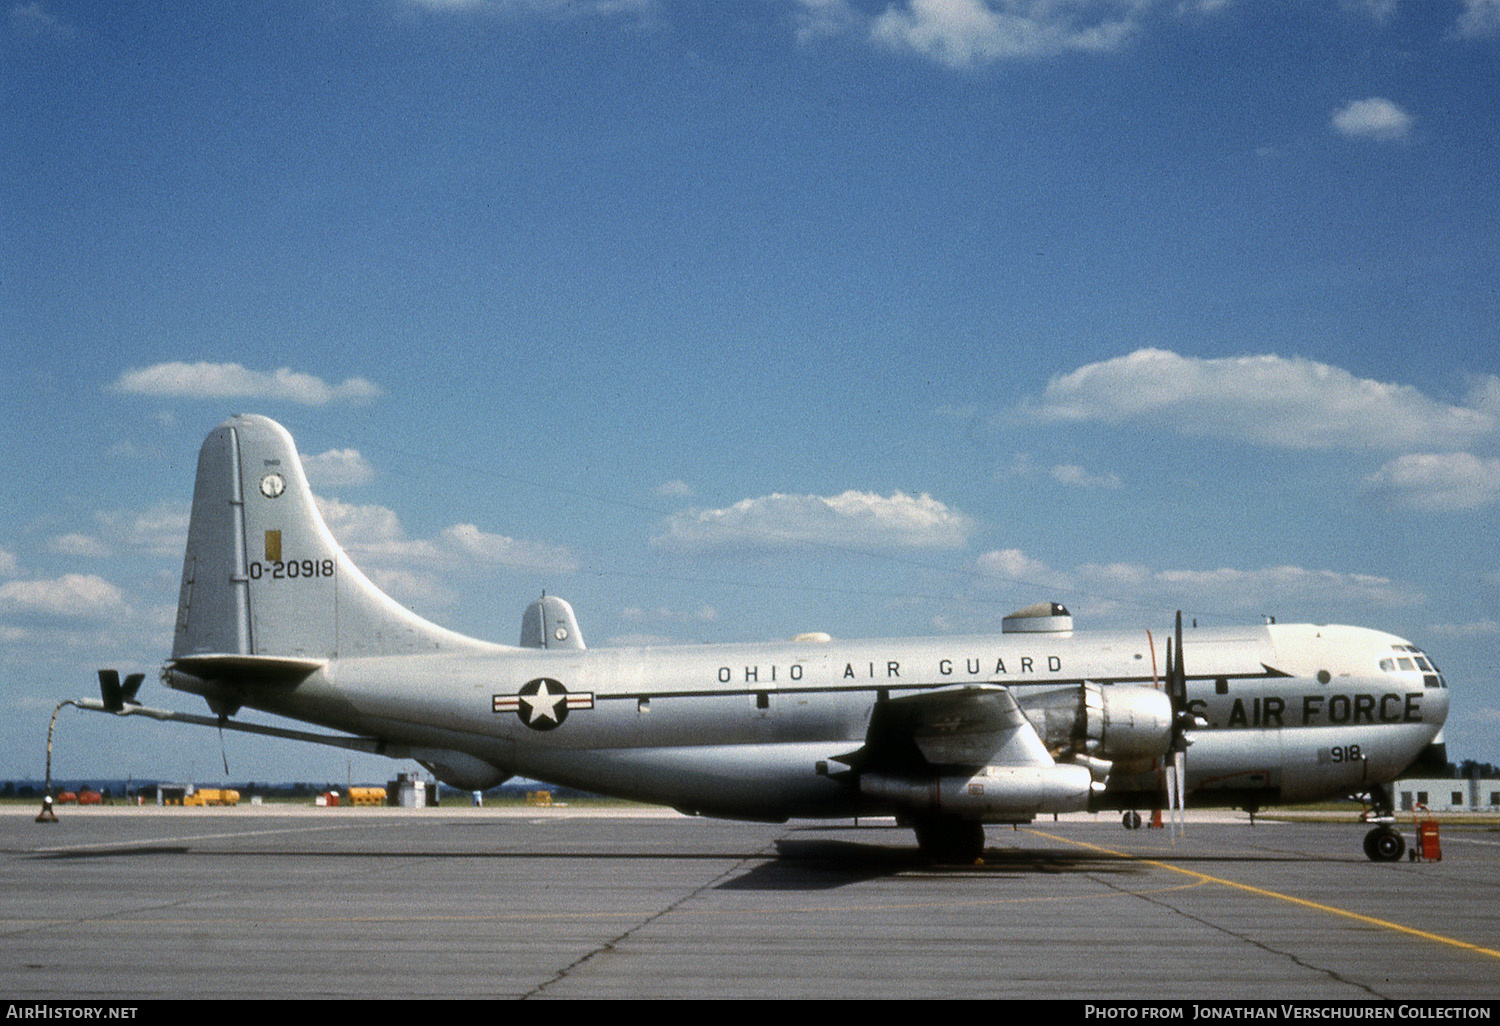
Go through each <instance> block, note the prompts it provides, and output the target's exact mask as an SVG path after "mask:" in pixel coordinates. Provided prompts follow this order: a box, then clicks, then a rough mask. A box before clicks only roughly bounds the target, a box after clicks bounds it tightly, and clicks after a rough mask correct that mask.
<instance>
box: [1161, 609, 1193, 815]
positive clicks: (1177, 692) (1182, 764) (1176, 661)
mask: <svg viewBox="0 0 1500 1026" xmlns="http://www.w3.org/2000/svg"><path fill="white" fill-rule="evenodd" d="M1173 634H1174V637H1175V639H1176V642H1177V645H1176V648H1175V651H1174V648H1173V645H1172V641H1173V638H1168V639H1167V677H1166V691H1167V699H1168V700H1169V701H1170V702H1171V703H1172V744H1171V748H1170V751H1169V755H1170V758H1169V759H1168V760H1166V767H1165V769H1166V772H1165V775H1164V776H1165V786H1166V792H1167V795H1166V797H1167V808H1168V810H1169V811H1170V814H1171V818H1172V837H1173V839H1176V837H1177V834H1178V832H1179V831H1180V830H1181V828H1182V825H1183V812H1184V809H1185V805H1186V802H1185V799H1186V796H1187V750H1188V746H1189V745H1191V744H1192V743H1193V740H1192V738H1190V737H1188V733H1187V732H1188V731H1189V730H1191V729H1192V728H1194V727H1197V726H1200V725H1201V724H1200V721H1199V719H1198V717H1197V716H1195V715H1193V713H1192V712H1190V711H1189V710H1188V707H1187V666H1186V663H1185V661H1184V659H1183V655H1182V610H1180V609H1179V610H1178V611H1177V625H1176V629H1175V630H1174V632H1173Z"/></svg>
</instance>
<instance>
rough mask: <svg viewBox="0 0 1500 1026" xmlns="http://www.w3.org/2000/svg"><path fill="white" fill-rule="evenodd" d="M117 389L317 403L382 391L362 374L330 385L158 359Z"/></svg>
mask: <svg viewBox="0 0 1500 1026" xmlns="http://www.w3.org/2000/svg"><path fill="white" fill-rule="evenodd" d="M109 388H110V390H112V391H115V392H124V393H128V394H131V395H149V396H156V397H161V398H181V399H278V400H285V401H287V402H294V403H301V404H302V405H304V406H321V405H324V404H325V403H331V402H364V401H366V400H369V399H373V398H375V397H376V396H378V395H380V388H379V386H377V385H375V384H374V383H373V382H371V381H368V380H366V379H365V378H346V379H344V381H342V382H340V383H339V384H337V385H331V384H329V383H327V382H325V381H324V380H323V379H322V378H319V377H316V376H314V375H312V374H302V373H298V372H296V371H293V370H291V369H290V368H287V367H282V368H280V369H278V370H275V371H271V372H265V371H254V370H249V369H247V368H245V367H243V366H241V365H240V364H237V363H201V362H200V363H182V362H173V363H158V364H154V365H153V366H150V367H143V368H140V369H138V370H136V369H133V370H127V371H125V372H124V373H123V374H121V375H120V376H119V378H117V379H116V380H115V382H114V383H113V384H111V385H110V386H109Z"/></svg>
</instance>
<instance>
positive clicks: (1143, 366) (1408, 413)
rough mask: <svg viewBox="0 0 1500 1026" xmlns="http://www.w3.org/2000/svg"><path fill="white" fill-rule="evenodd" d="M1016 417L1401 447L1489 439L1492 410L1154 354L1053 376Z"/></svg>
mask: <svg viewBox="0 0 1500 1026" xmlns="http://www.w3.org/2000/svg"><path fill="white" fill-rule="evenodd" d="M1022 412H1023V413H1024V414H1026V415H1029V416H1031V417H1033V418H1035V419H1038V420H1042V421H1054V422H1058V421H1061V422H1087V421H1102V422H1104V423H1108V424H1120V423H1124V422H1126V421H1134V420H1147V419H1149V420H1150V421H1151V422H1153V423H1157V424H1163V425H1166V426H1169V427H1171V428H1173V429H1175V430H1177V431H1180V432H1183V433H1184V434H1190V435H1200V436H1210V437H1219V438H1234V439H1239V440H1242V441H1247V442H1253V443H1256V444H1259V445H1267V446H1272V447H1275V448H1283V449H1363V450H1382V449H1384V450H1398V451H1399V450H1402V449H1413V448H1428V447H1434V446H1439V445H1442V446H1453V445H1463V444H1467V443H1468V442H1470V441H1472V440H1474V439H1477V438H1481V437H1485V436H1489V435H1493V434H1495V432H1496V430H1497V427H1500V420H1497V416H1496V415H1495V413H1493V412H1491V411H1489V410H1486V409H1482V408H1480V409H1476V408H1474V407H1468V406H1453V405H1450V404H1447V403H1442V402H1439V401H1437V400H1435V399H1432V398H1431V397H1429V396H1427V395H1425V394H1424V393H1422V392H1421V391H1420V390H1418V389H1416V388H1413V387H1412V386H1410V385H1400V384H1392V383H1387V382H1380V381H1372V380H1370V379H1368V378H1357V377H1355V376H1354V375H1353V374H1350V373H1349V372H1348V371H1346V370H1342V369H1340V368H1338V367H1331V366H1328V365H1327V364H1322V363H1316V362H1314V361H1312V360H1305V359H1296V358H1286V357H1281V356H1238V357H1221V358H1215V359H1199V358H1195V357H1188V356H1180V355H1178V354H1177V353H1173V352H1168V351H1165V350H1160V349H1140V350H1137V351H1136V352H1133V353H1131V354H1129V355H1128V356H1121V357H1116V358H1114V359H1111V360H1105V361H1102V362H1099V363H1091V364H1087V365H1086V366H1083V367H1080V368H1078V369H1077V370H1075V371H1073V372H1071V373H1069V374H1064V375H1061V376H1059V377H1055V378H1053V379H1052V380H1051V381H1050V382H1048V384H1047V388H1046V390H1045V391H1044V392H1043V394H1042V395H1041V397H1040V398H1038V399H1035V400H1032V401H1029V402H1027V403H1026V404H1024V405H1023V407H1022Z"/></svg>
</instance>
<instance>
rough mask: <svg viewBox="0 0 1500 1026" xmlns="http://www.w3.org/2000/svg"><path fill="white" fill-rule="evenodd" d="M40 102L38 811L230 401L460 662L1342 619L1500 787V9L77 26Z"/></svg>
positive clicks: (60, 42)
mask: <svg viewBox="0 0 1500 1026" xmlns="http://www.w3.org/2000/svg"><path fill="white" fill-rule="evenodd" d="M0 61H3V68H4V74H3V77H0V89H3V91H4V102H3V105H0V133H3V135H0V141H3V145H0V161H3V167H4V174H3V175H0V309H3V313H4V316H3V317H0V345H3V346H4V351H5V356H6V359H5V367H6V370H5V372H4V375H3V376H0V383H3V389H4V391H3V395H4V404H5V411H6V414H7V415H6V417H5V420H4V423H3V425H0V456H3V458H4V461H5V464H6V466H7V467H8V468H9V472H8V474H7V475H6V479H5V483H4V485H3V486H0V703H3V706H4V716H3V717H0V719H3V723H4V726H3V728H0V730H3V734H0V753H3V755H4V760H3V762H0V777H13V776H23V775H38V774H39V773H40V770H41V761H42V756H43V754H44V749H43V744H44V739H45V730H46V723H47V717H48V715H49V714H50V713H51V710H52V706H53V704H54V703H55V701H56V700H57V699H58V698H61V697H69V696H72V695H75V694H89V693H92V692H93V690H94V682H93V671H94V669H95V668H96V667H98V666H118V667H121V668H122V669H127V670H128V669H130V668H141V669H146V668H150V667H154V666H156V665H159V664H160V662H161V660H162V659H163V658H164V657H165V655H166V654H167V652H168V650H169V648H170V642H171V622H172V617H173V609H174V606H175V601H176V592H177V579H178V575H179V573H180V559H181V547H182V543H183V541H184V539H185V534H186V519H187V510H188V504H189V501H190V498H191V494H190V493H191V488H192V476H193V466H194V462H195V460H196V453H197V448H198V445H199V443H200V441H201V439H202V437H203V435H204V434H205V433H206V432H207V431H208V430H209V429H210V428H212V427H213V426H214V425H215V424H217V423H218V422H219V421H221V420H222V419H224V417H226V416H227V415H229V414H230V413H234V412H241V411H245V412H259V413H265V414H268V415H270V416H273V417H276V418H277V419H279V420H281V421H282V422H283V423H285V424H286V425H287V427H288V428H289V429H290V430H291V431H292V433H293V434H294V435H295V436H296V438H297V439H298V441H299V443H300V445H301V447H302V449H303V452H304V454H305V455H306V456H307V457H308V460H309V464H310V466H309V470H310V474H311V477H312V479H313V481H314V486H315V489H316V490H317V492H318V493H319V495H320V497H321V498H322V500H323V501H324V504H325V510H326V512H327V516H328V519H329V520H330V523H331V524H332V526H333V527H334V529H335V533H337V534H338V535H339V536H340V538H341V539H342V540H343V541H344V543H345V544H346V546H347V547H348V548H349V550H350V551H351V553H353V554H354V556H355V558H356V560H357V561H358V562H359V563H360V564H361V565H362V566H363V567H364V568H365V569H366V570H367V571H368V572H369V573H370V574H371V576H372V577H374V578H375V579H376V580H378V581H380V582H381V583H382V584H383V585H384V586H385V587H386V588H387V589H388V590H389V591H390V592H391V593H392V594H394V595H396V596H397V597H398V598H399V599H401V600H402V601H403V602H405V603H407V604H409V605H411V606H412V607H414V608H416V609H417V610H418V611H420V612H422V613H423V614H424V615H427V616H429V617H430V618H432V619H434V620H437V621H438V622H441V623H444V624H445V625H448V626H452V627H454V628H456V629H459V630H463V631H466V632H468V633H473V634H477V635H480V636H483V637H488V638H493V639H495V640H500V641H507V642H510V641H514V640H515V637H516V635H517V633H518V631H519V621H520V615H521V610H522V608H523V607H524V606H525V605H526V603H527V602H528V601H529V600H530V599H531V598H533V597H535V596H536V595H537V594H539V593H540V592H541V591H542V590H544V589H545V590H546V591H548V592H549V593H553V594H560V595H563V596H565V597H567V598H569V599H570V600H571V601H572V602H573V604H574V606H575V608H576V609H577V611H578V613H579V616H580V618H581V621H582V625H583V628H584V632H585V635H586V637H587V639H588V641H589V643H590V644H592V645H606V644H625V643H637V642H642V641H660V642H663V643H679V642H700V641H702V642H712V641H726V640H754V639H759V638H782V637H787V636H790V635H792V634H795V633H798V632H800V631H806V630H825V631H828V632H830V633H832V634H834V635H837V636H845V637H868V636H893V635H897V636H898V635H922V634H933V633H949V632H975V631H977V632H983V631H993V630H997V629H998V627H999V621H1000V619H1001V618H1002V617H1003V616H1004V615H1005V614H1006V613H1007V612H1009V611H1011V610H1012V609H1014V608H1017V607H1019V606H1022V605H1027V604H1030V603H1031V602H1034V601H1038V600H1042V599H1054V600H1057V601H1061V602H1063V603H1065V604H1066V605H1068V606H1069V607H1070V609H1072V611H1073V612H1074V614H1075V617H1076V618H1077V620H1078V621H1079V623H1080V626H1085V627H1087V626H1101V627H1112V628H1114V627H1128V628H1140V629H1145V628H1148V627H1150V628H1154V629H1161V628H1165V627H1166V626H1167V625H1168V624H1169V623H1170V620H1171V616H1172V612H1173V611H1174V610H1176V609H1179V608H1181V609H1183V610H1185V611H1186V612H1187V613H1188V615H1190V616H1195V617H1197V618H1198V619H1199V621H1200V622H1202V623H1208V624H1226V623H1242V622H1258V621H1259V620H1260V618H1261V616H1262V615H1274V616H1276V617H1277V618H1278V619H1280V620H1282V621H1284V622H1285V621H1293V620H1313V621H1319V622H1325V621H1326V622H1344V623H1355V624H1361V625H1365V626H1372V627H1378V628H1382V629H1386V630H1391V631H1393V632H1395V633H1398V634H1401V635H1403V636H1406V637H1409V638H1411V639H1412V640H1414V641H1416V642H1417V643H1418V644H1420V645H1422V646H1424V647H1425V648H1427V649H1428V650H1429V651H1430V652H1431V653H1433V655H1434V656H1435V658H1436V659H1437V661H1438V662H1439V664H1440V665H1441V666H1442V667H1443V669H1444V670H1445V672H1446V673H1447V675H1448V678H1449V680H1450V683H1451V684H1452V686H1453V689H1454V690H1453V714H1452V716H1451V718H1450V724H1449V729H1448V732H1447V736H1448V741H1449V745H1450V753H1451V755H1452V756H1453V757H1455V758H1477V759H1481V760H1484V761H1491V762H1500V741H1497V728H1500V679H1497V663H1500V660H1497V647H1500V550H1497V545H1496V531H1495V524H1496V513H1497V510H1500V366H1497V364H1500V357H1497V352H1500V347H1497V346H1496V345H1495V344H1494V343H1495V341H1496V338H1495V334H1496V325H1497V324H1500V260H1497V254H1500V202H1497V197H1500V171H1497V168H1500V160H1497V159H1496V157H1497V155H1500V139H1497V133H1500V117H1497V116H1496V115H1497V109H1496V106H1497V97H1500V2H1496V0H1467V2H1448V3H1443V2H1438V3H1420V4H1419V3H1411V2H1405V0H1385V2H1367V3H1360V2H1353V0H1346V2H1339V0H1328V2H1308V3H1298V4H1276V3H1255V2H1249V0H1226V2H1198V3H1192V2H1177V0H1170V2H1169V0H1163V2H1152V0H1133V2H1123V0H1116V2H1105V0H1071V2H1069V0H1051V2H1042V0H1010V2H1007V3H1003V4H1002V3H996V2H985V0H923V2H916V0H897V2H891V0H885V2H881V3H875V4H860V3H852V2H845V0H805V2H792V0H756V2H752V3H744V4H730V5H715V4H701V5H700V4H688V3H672V2H648V0H640V2H629V0H623V2H621V0H615V2H608V3H603V2H601V3H584V2H566V0H556V2H549V0H533V2H515V3H505V2H496V0H469V2H464V0H452V2H429V3H418V2H408V0H368V2H359V3H355V2H339V0H327V2H318V3H293V2H283V3H276V2H272V3H266V4H256V5H228V6H225V5H215V6H212V7H209V8H201V7H198V6H195V5H187V6H185V7H183V6H172V5H169V6H167V7H166V8H163V7H161V5H154V4H125V3H122V4H104V5H100V4H85V3H66V2H61V0H39V2H33V3H12V4H10V5H9V6H8V7H7V8H6V9H5V10H4V12H3V18H0ZM142 697H143V698H145V699H147V700H148V701H150V702H152V703H155V704H171V705H175V706H176V707H178V708H185V709H190V710H192V711H201V710H200V709H199V708H197V707H194V706H193V704H192V702H193V700H192V699H190V698H189V697H188V696H180V695H175V694H171V693H166V692H164V691H163V690H162V689H161V688H160V687H159V686H157V685H155V683H154V682H153V683H152V684H149V685H148V687H147V689H146V691H145V692H144V693H143V696H142ZM59 731H60V734H59V744H58V769H59V772H62V773H66V774H68V775H95V776H106V775H110V776H112V775H125V774H129V773H133V774H135V775H137V776H157V775H162V776H184V775H194V776H197V777H199V778H205V777H216V776H218V775H220V774H222V772H223V767H222V763H223V761H224V760H226V759H227V761H228V762H229V765H230V772H231V775H232V776H233V777H234V778H236V779H239V778H246V777H249V778H256V777H261V778H263V777H266V776H293V777H298V778H300V777H306V778H308V779H324V778H326V779H334V780H337V779H342V778H343V776H344V775H345V774H346V773H348V772H350V767H349V763H348V760H347V759H346V757H345V756H344V755H342V754H338V753H333V752H325V751H322V750H319V749H315V748H301V747H297V746H293V745H277V744H273V743H270V742H261V741H258V740H255V739H246V738H238V737H231V738H229V739H228V740H226V742H225V751H224V752H223V753H221V752H220V748H219V742H218V739H217V738H216V737H214V736H213V735H212V732H207V731H201V732H192V731H186V732H184V730H182V729H180V730H178V731H177V732H174V730H173V728H169V727H164V726H159V725H155V724H146V723H113V722H110V721H107V720H104V719H103V718H89V717H86V716H84V715H82V714H78V713H73V714H71V717H70V716H69V714H66V713H65V714H64V720H63V722H62V724H61V726H60V727H59ZM388 765H389V764H386V763H384V762H382V761H380V760H370V761H368V762H362V761H359V760H356V762H355V766H354V769H353V772H354V773H355V775H356V776H379V775H380V774H382V773H384V772H385V770H386V768H388ZM367 770H368V771H367Z"/></svg>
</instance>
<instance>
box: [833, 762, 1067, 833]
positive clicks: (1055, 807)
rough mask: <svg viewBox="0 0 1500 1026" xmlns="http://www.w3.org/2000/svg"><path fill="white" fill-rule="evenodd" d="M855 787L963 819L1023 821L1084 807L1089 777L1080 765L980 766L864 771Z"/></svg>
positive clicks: (898, 802)
mask: <svg viewBox="0 0 1500 1026" xmlns="http://www.w3.org/2000/svg"><path fill="white" fill-rule="evenodd" d="M859 787H860V790H861V791H862V792H863V793H864V794H866V795H869V796H870V797H872V798H879V799H882V800H884V801H888V802H891V803H893V804H895V805H899V806H901V807H902V808H904V809H909V810H913V811H942V812H949V813H953V814H955V815H959V816H963V817H965V818H967V819H978V820H990V821H993V822H1010V821H1027V820H1030V819H1031V818H1032V817H1033V816H1036V815H1039V814H1041V813H1047V812H1078V811H1081V810H1083V809H1087V808H1088V802H1089V792H1090V790H1091V789H1092V787H1093V777H1092V776H1091V775H1090V773H1089V771H1088V769H1087V768H1086V767H1084V766H1073V765H1067V764H1063V765H1048V766H985V767H982V768H981V769H979V770H978V771H977V772H975V773H973V774H972V775H954V776H944V777H928V778H925V779H923V778H919V777H892V776H886V775H884V774H880V773H866V774H865V775H863V776H861V777H860V778H859Z"/></svg>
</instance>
